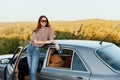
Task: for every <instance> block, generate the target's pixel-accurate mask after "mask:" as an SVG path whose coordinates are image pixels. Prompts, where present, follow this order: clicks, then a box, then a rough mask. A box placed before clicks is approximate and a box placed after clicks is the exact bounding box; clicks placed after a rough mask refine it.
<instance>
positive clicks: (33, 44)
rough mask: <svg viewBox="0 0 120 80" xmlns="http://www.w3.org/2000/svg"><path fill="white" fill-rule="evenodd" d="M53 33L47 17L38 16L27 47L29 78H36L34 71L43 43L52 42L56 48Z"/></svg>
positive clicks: (57, 47)
mask: <svg viewBox="0 0 120 80" xmlns="http://www.w3.org/2000/svg"><path fill="white" fill-rule="evenodd" d="M54 38H55V34H54V33H53V31H52V30H51V26H50V24H49V21H48V18H47V17H46V16H44V15H42V16H40V18H39V20H38V24H37V27H36V29H35V30H33V34H32V39H31V41H30V44H29V45H28V48H27V60H28V66H29V75H30V80H36V72H37V67H38V61H39V54H40V48H41V47H43V46H44V45H45V44H49V43H54V44H55V47H56V49H57V50H59V48H60V47H59V45H58V44H57V43H56V42H55V40H54Z"/></svg>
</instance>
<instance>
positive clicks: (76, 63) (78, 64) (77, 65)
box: [72, 52, 87, 71]
mask: <svg viewBox="0 0 120 80" xmlns="http://www.w3.org/2000/svg"><path fill="white" fill-rule="evenodd" d="M72 70H77V71H87V70H86V68H85V66H84V64H83V63H82V61H81V59H80V57H79V56H78V55H77V54H76V52H75V53H74V58H73V64H72Z"/></svg>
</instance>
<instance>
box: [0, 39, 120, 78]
mask: <svg viewBox="0 0 120 80" xmlns="http://www.w3.org/2000/svg"><path fill="white" fill-rule="evenodd" d="M57 42H58V44H59V45H60V50H58V51H57V50H56V49H55V45H54V44H47V45H45V46H44V47H43V48H42V50H41V53H40V56H39V57H40V59H39V63H38V65H39V66H38V70H37V75H36V76H37V78H38V80H39V79H40V80H119V79H120V48H119V47H118V46H116V45H115V44H113V43H110V42H103V41H102V42H101V41H90V40H57ZM26 49H27V46H26V47H18V49H17V50H16V51H15V54H14V55H13V57H12V59H11V60H10V61H9V63H8V64H7V66H6V67H5V68H4V78H3V77H2V78H1V80H4V79H5V80H18V79H19V80H29V69H28V64H27V58H26ZM0 73H1V72H0Z"/></svg>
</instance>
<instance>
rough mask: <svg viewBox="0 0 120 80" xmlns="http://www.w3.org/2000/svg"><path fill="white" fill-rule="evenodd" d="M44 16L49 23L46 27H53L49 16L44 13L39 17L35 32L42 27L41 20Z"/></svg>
mask: <svg viewBox="0 0 120 80" xmlns="http://www.w3.org/2000/svg"><path fill="white" fill-rule="evenodd" d="M42 18H46V20H47V24H46V26H45V27H51V26H50V23H49V20H48V18H47V17H46V16H45V15H42V16H40V17H39V20H38V23H37V27H36V29H35V30H33V32H37V31H38V30H39V29H40V28H41V23H40V21H41V19H42Z"/></svg>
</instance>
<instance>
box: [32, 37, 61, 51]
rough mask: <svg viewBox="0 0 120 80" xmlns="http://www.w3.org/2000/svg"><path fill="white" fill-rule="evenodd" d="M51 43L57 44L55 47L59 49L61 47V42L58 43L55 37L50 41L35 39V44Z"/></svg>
mask: <svg viewBox="0 0 120 80" xmlns="http://www.w3.org/2000/svg"><path fill="white" fill-rule="evenodd" d="M50 43H53V44H55V48H56V49H57V50H59V49H60V46H59V44H58V43H57V42H56V41H55V40H54V39H52V40H48V41H37V40H36V39H35V40H34V44H36V45H40V44H50Z"/></svg>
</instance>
